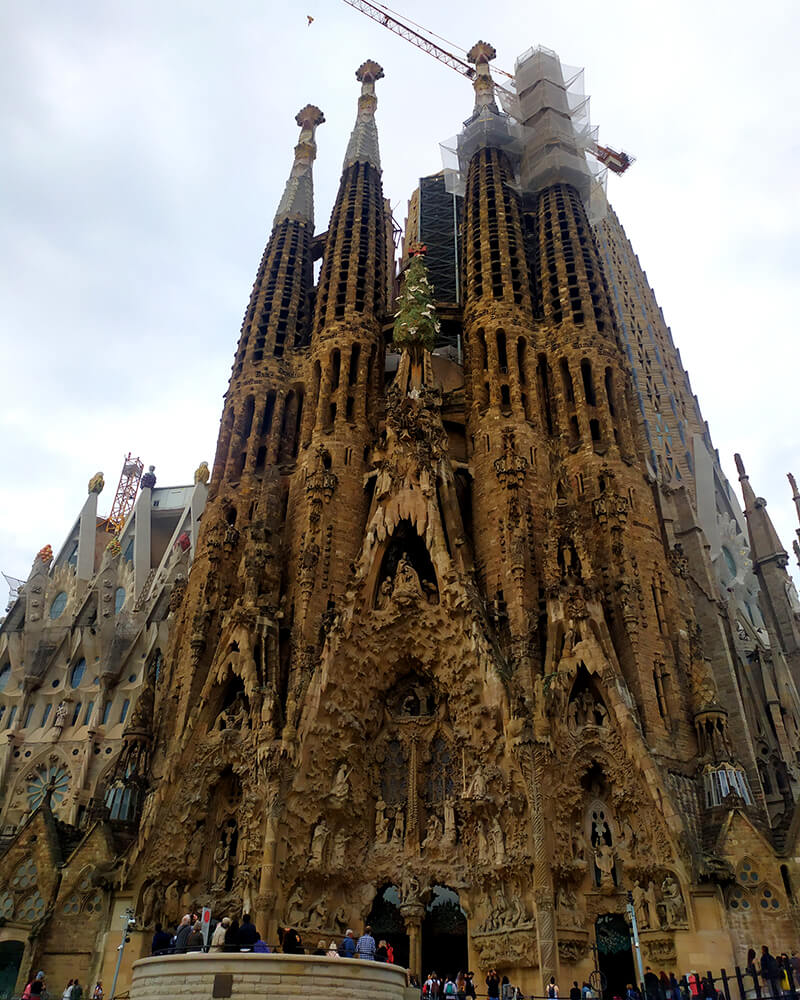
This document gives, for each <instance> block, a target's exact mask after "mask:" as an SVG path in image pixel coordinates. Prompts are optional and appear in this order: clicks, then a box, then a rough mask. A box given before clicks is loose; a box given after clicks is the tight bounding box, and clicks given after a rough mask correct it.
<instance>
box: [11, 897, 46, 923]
mask: <svg viewBox="0 0 800 1000" xmlns="http://www.w3.org/2000/svg"><path fill="white" fill-rule="evenodd" d="M43 915H44V900H43V899H42V895H41V893H40V892H39V890H38V889H37V890H36V892H35V893H34V894H33V895H32V896H28V898H27V899H26V900H25V902H24V903H22V904H21V905H20V907H19V909H18V910H17V920H24V921H26V923H29V924H33V923H35V922H36V921H37V920H41V918H42V916H43Z"/></svg>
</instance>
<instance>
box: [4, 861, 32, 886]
mask: <svg viewBox="0 0 800 1000" xmlns="http://www.w3.org/2000/svg"><path fill="white" fill-rule="evenodd" d="M37 874H38V872H37V870H36V862H35V861H34V860H33V858H28V860H27V861H23V862H22V864H21V865H20V866H19V868H17V870H16V871H15V872H14V875H13V877H12V879H11V885H12V886H13V887H14V888H15V889H27V888H28V886H29V885H35V884H36V876H37Z"/></svg>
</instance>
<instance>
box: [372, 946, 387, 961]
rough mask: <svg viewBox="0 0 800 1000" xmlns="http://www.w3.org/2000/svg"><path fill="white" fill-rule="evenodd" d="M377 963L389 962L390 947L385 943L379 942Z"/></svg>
mask: <svg viewBox="0 0 800 1000" xmlns="http://www.w3.org/2000/svg"><path fill="white" fill-rule="evenodd" d="M375 961H376V962H388V961H389V946H388V945H387V944H386V942H385V941H379V942H378V947H377V949H376V951H375Z"/></svg>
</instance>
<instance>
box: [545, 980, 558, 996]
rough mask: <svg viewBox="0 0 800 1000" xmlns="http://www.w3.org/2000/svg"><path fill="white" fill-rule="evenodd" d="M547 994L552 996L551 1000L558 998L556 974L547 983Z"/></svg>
mask: <svg viewBox="0 0 800 1000" xmlns="http://www.w3.org/2000/svg"><path fill="white" fill-rule="evenodd" d="M547 996H548V997H549V998H550V1000H557V997H558V986H556V977H555V976H551V977H550V982H549V983H548V984H547Z"/></svg>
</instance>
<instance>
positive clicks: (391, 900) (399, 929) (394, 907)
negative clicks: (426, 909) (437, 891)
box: [367, 885, 409, 968]
mask: <svg viewBox="0 0 800 1000" xmlns="http://www.w3.org/2000/svg"><path fill="white" fill-rule="evenodd" d="M367 923H368V924H369V925H370V927H371V928H372V936H373V937H374V938H375V944H376V945H377V944H379V943H380V942H381V941H386V942H387V943H388V944H390V945H391V946H392V948H393V949H394V964H395V965H402V966H404V967H405V968H408V957H409V956H408V934H406V925H405V922H404V920H403V915H402V913H401V912H400V893H399V891H398V889H397V886H396V885H387V886H385V887H384V888H383V889H381V891H380V892H379V893H378V895H377V896H376V897H375V902H374V903H373V904H372V909H371V910H370V913H369V916H368V917H367Z"/></svg>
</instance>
